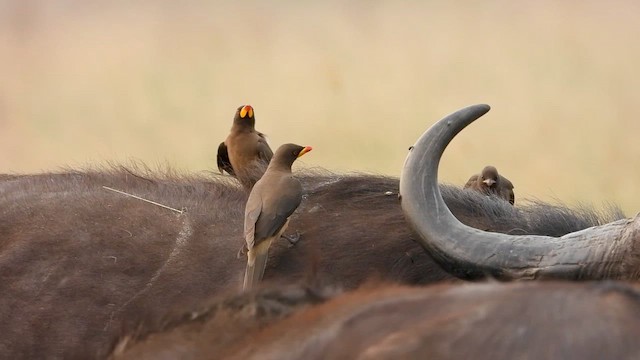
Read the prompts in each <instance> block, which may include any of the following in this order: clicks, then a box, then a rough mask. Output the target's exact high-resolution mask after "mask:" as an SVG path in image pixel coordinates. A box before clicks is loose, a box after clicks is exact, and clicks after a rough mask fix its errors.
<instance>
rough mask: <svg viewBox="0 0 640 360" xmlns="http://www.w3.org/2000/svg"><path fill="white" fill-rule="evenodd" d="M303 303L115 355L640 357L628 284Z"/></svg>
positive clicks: (386, 290) (177, 330)
mask: <svg viewBox="0 0 640 360" xmlns="http://www.w3.org/2000/svg"><path fill="white" fill-rule="evenodd" d="M287 291H288V292H290V291H291V290H290V289H287V290H285V293H286V292H287ZM298 292H303V291H302V290H298ZM284 297H285V296H283V298H284ZM323 300H324V299H323ZM318 302H319V301H314V302H312V303H314V304H315V303H318ZM287 308H289V307H287ZM294 310H296V311H294V312H292V314H291V316H289V317H287V318H284V317H283V316H278V317H275V316H271V317H269V319H268V320H266V321H263V322H261V323H260V326H257V325H256V324H257V321H256V319H255V318H256V317H257V316H253V318H251V319H250V318H249V317H248V316H243V317H239V316H235V317H234V316H230V315H229V314H228V313H225V314H224V316H223V315H219V316H216V317H209V318H208V319H206V320H205V321H204V324H203V323H202V320H200V319H196V320H186V321H183V322H182V324H180V325H178V326H173V327H171V328H169V329H168V330H167V331H165V332H163V333H158V334H154V335H152V336H149V337H148V338H146V339H144V340H142V341H141V342H139V343H136V344H133V346H131V347H130V348H128V349H127V348H125V347H124V346H122V347H120V348H119V349H118V351H117V352H116V353H115V355H116V356H115V357H116V358H118V359H175V358H182V359H185V358H188V359H210V358H216V359H242V360H245V359H336V360H339V359H421V358H429V359H480V360H481V359H492V360H493V359H581V360H583V359H637V358H638V355H640V343H639V342H638V341H637V334H638V332H639V331H640V321H637V319H638V318H639V316H640V289H639V288H638V286H637V285H629V284H625V283H617V282H596V283H585V282H583V283H566V282H543V283H485V284H464V285H460V284H459V285H431V286H429V287H425V288H411V287H402V286H396V285H387V286H379V287H371V288H363V289H360V290H355V291H352V292H350V293H347V294H345V295H341V296H336V297H335V298H333V299H331V300H329V301H326V302H324V303H323V304H320V305H316V306H313V307H310V308H309V307H307V308H304V307H300V306H297V307H296V308H295V309H294ZM231 312H233V309H232V311H231ZM236 312H238V311H237V310H236ZM287 314H289V313H287ZM262 318H265V317H264V316H263V317H262ZM283 318H284V319H283ZM229 319H233V320H234V321H229ZM248 324H249V325H251V326H248ZM228 333H230V334H235V335H236V337H235V338H234V337H231V338H230V337H229V336H226V335H225V334H228ZM238 334H240V335H238ZM242 337H244V338H242Z"/></svg>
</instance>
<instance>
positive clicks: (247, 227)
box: [244, 191, 262, 250]
mask: <svg viewBox="0 0 640 360" xmlns="http://www.w3.org/2000/svg"><path fill="white" fill-rule="evenodd" d="M261 213H262V197H261V196H260V191H252V192H251V194H249V199H248V200H247V205H246V207H245V210H244V240H245V241H246V243H247V249H249V250H251V249H252V248H253V246H254V245H255V233H256V222H257V221H258V219H259V218H260V215H261Z"/></svg>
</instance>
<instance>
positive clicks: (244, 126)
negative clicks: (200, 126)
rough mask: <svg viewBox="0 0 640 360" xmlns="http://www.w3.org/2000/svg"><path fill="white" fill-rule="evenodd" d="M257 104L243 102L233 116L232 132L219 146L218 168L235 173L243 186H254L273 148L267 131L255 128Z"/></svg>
mask: <svg viewBox="0 0 640 360" xmlns="http://www.w3.org/2000/svg"><path fill="white" fill-rule="evenodd" d="M255 125H256V119H255V117H254V111H253V108H252V107H251V106H250V105H243V106H240V107H239V108H238V110H237V111H236V115H235V116H234V118H233V125H232V126H231V132H230V133H229V135H228V136H227V138H226V139H225V140H224V142H222V143H220V146H218V156H217V160H218V170H219V171H220V173H222V172H223V171H226V172H227V173H229V174H230V175H233V176H235V177H236V178H237V179H238V180H239V181H240V183H242V185H243V186H245V187H246V188H247V189H251V187H253V185H254V184H255V183H256V181H258V179H260V177H262V174H264V171H265V169H266V168H267V165H268V164H269V161H271V158H272V157H273V151H271V148H270V147H269V144H268V143H267V139H266V138H265V135H264V134H263V133H261V132H259V131H257V130H256V129H255Z"/></svg>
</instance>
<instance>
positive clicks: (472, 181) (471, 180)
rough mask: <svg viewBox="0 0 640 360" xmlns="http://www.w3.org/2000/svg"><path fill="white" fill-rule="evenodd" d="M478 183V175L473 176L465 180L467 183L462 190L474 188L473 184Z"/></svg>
mask: <svg viewBox="0 0 640 360" xmlns="http://www.w3.org/2000/svg"><path fill="white" fill-rule="evenodd" d="M477 182H478V175H477V174H476V175H473V176H472V177H470V178H469V180H467V183H466V184H464V187H463V188H464V189H466V188H473V187H475V184H476V183H477Z"/></svg>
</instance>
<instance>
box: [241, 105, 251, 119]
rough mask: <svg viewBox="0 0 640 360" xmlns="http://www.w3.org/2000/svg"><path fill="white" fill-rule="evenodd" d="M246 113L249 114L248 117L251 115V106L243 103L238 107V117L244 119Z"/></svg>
mask: <svg viewBox="0 0 640 360" xmlns="http://www.w3.org/2000/svg"><path fill="white" fill-rule="evenodd" d="M247 115H249V117H250V118H252V117H253V108H252V107H251V105H245V106H243V107H242V109H240V118H242V119H244V117H245V116H247Z"/></svg>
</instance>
